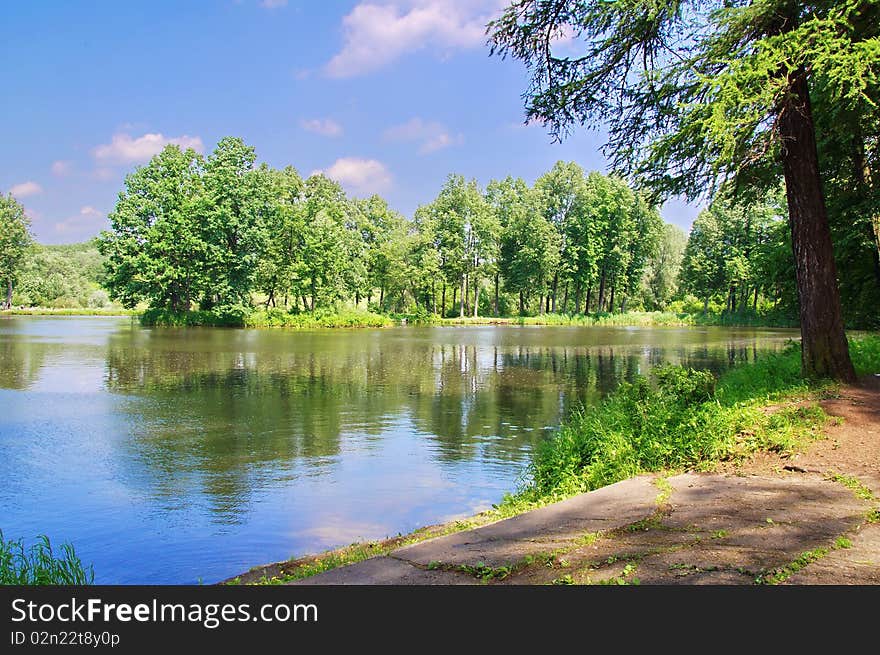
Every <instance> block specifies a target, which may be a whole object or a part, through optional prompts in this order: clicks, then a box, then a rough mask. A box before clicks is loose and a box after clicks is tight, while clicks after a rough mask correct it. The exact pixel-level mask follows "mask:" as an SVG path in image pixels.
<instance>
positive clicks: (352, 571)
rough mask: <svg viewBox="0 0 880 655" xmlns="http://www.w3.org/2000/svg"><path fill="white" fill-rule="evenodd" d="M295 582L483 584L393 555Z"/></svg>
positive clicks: (375, 558) (323, 583) (461, 574)
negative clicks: (426, 567) (402, 560)
mask: <svg viewBox="0 0 880 655" xmlns="http://www.w3.org/2000/svg"><path fill="white" fill-rule="evenodd" d="M290 584H292V585H467V584H480V580H479V579H477V578H474V577H473V576H470V575H467V574H464V573H457V572H455V571H426V570H424V569H420V568H418V567H415V566H413V565H412V564H409V563H407V562H401V561H400V560H398V559H394V558H393V557H373V558H370V559H366V560H364V561H362V562H357V563H355V564H349V565H348V566H342V567H340V568H338V569H333V570H332V571H327V572H325V573H320V574H318V575H314V576H312V577H310V578H305V579H303V580H297V581H296V582H292V583H290Z"/></svg>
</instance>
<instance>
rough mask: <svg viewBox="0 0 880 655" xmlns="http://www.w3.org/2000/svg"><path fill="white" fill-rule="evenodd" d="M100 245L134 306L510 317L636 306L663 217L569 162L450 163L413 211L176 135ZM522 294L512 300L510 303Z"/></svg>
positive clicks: (110, 282)
mask: <svg viewBox="0 0 880 655" xmlns="http://www.w3.org/2000/svg"><path fill="white" fill-rule="evenodd" d="M109 219H110V223H111V229H110V230H108V231H105V232H104V233H102V235H101V237H100V240H99V248H100V250H101V252H102V253H103V254H104V255H105V257H106V259H107V274H106V277H105V284H106V286H107V288H108V290H109V291H110V294H111V296H112V297H113V298H114V299H116V300H119V301H120V302H121V303H122V304H123V305H125V306H127V307H133V306H135V305H136V304H138V303H140V302H146V303H148V305H149V306H150V308H153V309H164V310H170V311H173V312H185V311H188V310H191V309H193V308H195V307H196V306H198V308H199V309H201V310H214V309H217V308H228V307H245V308H247V307H250V306H251V302H252V298H254V297H255V296H256V297H257V298H259V302H261V303H263V304H265V306H266V307H267V308H268V307H276V308H277V307H283V308H286V309H287V310H289V311H315V310H318V309H321V308H327V307H332V306H334V305H335V304H338V303H354V304H355V305H357V306H361V305H363V304H364V303H365V304H366V306H368V307H370V308H373V309H376V310H377V311H381V312H389V311H397V312H405V311H421V312H426V313H433V314H441V315H446V314H455V313H457V314H458V315H459V316H465V315H468V316H478V315H480V313H483V314H492V315H495V316H498V315H500V314H502V313H512V311H518V312H520V313H526V312H537V313H543V312H586V311H612V310H615V309H620V310H626V308H627V302H628V299H629V298H630V297H632V296H633V295H635V294H637V293H638V292H639V289H640V283H641V281H642V277H643V274H644V272H645V270H646V268H647V267H648V265H649V262H650V261H651V260H652V258H654V257H655V255H656V254H657V253H658V250H659V248H660V243H661V240H662V239H661V237H662V236H663V232H664V227H663V225H664V224H663V221H662V220H661V219H660V216H659V214H658V212H657V210H656V208H655V207H653V206H652V205H651V204H650V203H649V202H648V201H647V199H646V198H645V197H644V196H642V195H641V194H639V193H637V192H635V191H633V190H632V189H631V188H630V187H629V186H627V184H626V183H625V182H623V181H622V180H621V179H620V178H615V177H611V176H606V175H603V174H601V173H598V172H591V173H585V172H584V170H583V169H582V168H581V167H580V166H578V165H577V164H575V163H565V162H558V163H557V164H556V165H555V166H554V167H553V169H552V170H550V171H548V172H547V173H545V174H544V175H542V176H541V177H539V178H538V180H537V181H536V182H535V184H534V185H532V186H529V185H527V184H526V183H525V182H524V181H523V180H521V179H515V178H512V177H507V178H505V179H503V180H493V181H491V182H490V183H489V184H488V185H487V186H486V188H485V189H482V188H480V186H479V185H478V184H477V182H476V181H475V180H466V179H465V178H464V177H463V176H461V175H454V174H453V175H450V176H449V177H448V178H447V180H446V181H445V183H444V184H443V186H442V188H441V189H440V191H439V193H438V195H437V197H436V198H435V199H434V200H433V201H431V202H430V203H428V204H425V205H422V206H420V207H419V208H418V209H417V210H416V212H415V215H414V217H413V219H412V220H408V219H406V218H405V217H403V216H402V215H401V214H399V213H398V212H395V211H393V210H392V209H390V208H389V207H388V204H387V203H386V202H385V201H384V200H383V199H382V198H380V197H379V196H376V195H374V196H371V197H369V198H366V199H361V198H350V197H348V196H347V195H346V194H345V192H344V190H343V189H342V187H341V186H340V185H339V184H338V183H337V182H335V181H333V180H331V179H329V178H327V177H325V176H323V175H321V174H316V175H312V176H310V177H308V178H307V179H303V178H302V177H301V176H300V175H299V173H298V172H297V171H296V170H295V169H294V168H293V167H287V168H284V169H282V170H278V169H274V168H272V167H270V166H268V165H266V164H260V165H257V164H256V154H255V151H254V149H253V148H252V147H250V146H248V145H246V144H245V143H244V142H243V141H242V140H241V139H238V138H225V139H222V140H221V141H220V142H219V143H218V144H217V147H216V149H215V150H214V151H213V152H212V153H210V154H209V155H208V156H206V157H202V156H201V155H199V154H198V153H196V152H194V151H193V150H182V149H181V148H179V147H178V146H175V145H169V146H167V147H166V148H165V149H164V150H163V151H162V152H161V153H159V154H158V155H156V156H155V157H154V158H153V159H152V160H151V161H150V162H149V163H148V164H146V165H145V166H142V167H140V168H138V169H136V170H135V171H134V172H133V173H131V174H130V175H128V176H127V177H126V180H125V188H124V189H123V191H122V192H121V193H120V194H119V198H118V201H117V203H116V207H115V209H114V211H113V212H112V213H111V214H110V215H109ZM511 305H513V307H511Z"/></svg>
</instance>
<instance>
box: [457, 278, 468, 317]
mask: <svg viewBox="0 0 880 655" xmlns="http://www.w3.org/2000/svg"><path fill="white" fill-rule="evenodd" d="M466 296H467V275H462V276H461V297H460V298H459V299H458V317H459V318H464V302H465V298H466Z"/></svg>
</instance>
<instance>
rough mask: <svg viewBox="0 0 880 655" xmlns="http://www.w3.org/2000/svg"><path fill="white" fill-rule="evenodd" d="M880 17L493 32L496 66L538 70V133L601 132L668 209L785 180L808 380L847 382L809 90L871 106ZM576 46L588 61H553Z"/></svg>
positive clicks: (685, 13) (571, 16)
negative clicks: (720, 191)
mask: <svg viewBox="0 0 880 655" xmlns="http://www.w3.org/2000/svg"><path fill="white" fill-rule="evenodd" d="M866 14H867V15H866ZM876 16H877V10H876V7H874V6H873V5H872V4H870V3H864V2H857V1H855V0H829V1H828V2H822V3H819V4H816V3H805V2H798V1H797V0H764V1H761V2H751V3H740V2H726V1H725V2H721V1H720V0H719V1H714V2H690V3H684V2H678V1H669V2H658V1H656V0H633V1H631V2H606V1H604V0H580V1H573V0H542V1H536V0H517V1H515V2H513V3H511V5H510V6H509V7H508V8H507V9H506V10H505V11H504V13H503V15H502V16H501V17H500V18H499V19H498V20H496V21H493V22H492V23H490V25H489V31H490V34H491V40H492V49H493V52H498V53H499V54H501V55H512V56H513V57H515V58H518V59H521V60H523V61H524V62H525V63H526V65H527V66H528V67H529V68H530V72H531V74H532V83H531V87H530V89H529V92H528V94H527V97H528V100H527V114H528V116H529V117H531V118H536V119H539V120H542V121H544V122H545V123H546V124H548V125H549V126H550V129H551V131H552V132H553V133H554V134H555V135H556V136H558V137H560V138H561V136H563V135H564V134H565V133H566V131H567V130H569V129H571V126H572V125H574V124H578V123H580V124H584V123H590V124H594V125H595V124H599V123H605V124H607V126H608V131H609V142H608V146H609V150H610V152H611V153H612V154H613V163H614V166H615V168H616V169H618V170H621V171H623V172H625V173H630V174H633V175H634V176H636V177H637V178H639V179H640V180H642V181H643V182H644V183H645V184H647V185H649V186H650V187H651V188H652V189H653V190H654V192H656V193H658V194H661V195H663V194H669V193H683V194H685V195H687V196H688V197H691V198H694V197H697V196H699V195H701V194H703V193H704V192H705V191H706V189H707V188H711V186H712V185H713V184H714V183H715V181H716V179H717V177H718V176H719V175H722V176H723V175H726V176H730V177H733V178H734V179H736V180H737V181H738V182H739V183H740V184H741V185H743V184H745V183H748V182H750V181H754V180H756V179H760V178H761V177H762V176H763V177H764V179H766V174H767V171H771V172H779V169H780V168H781V174H782V177H783V178H784V180H785V189H786V197H787V205H788V213H789V223H790V226H791V232H792V248H793V253H794V259H795V263H796V275H797V285H798V295H799V299H800V303H799V305H800V322H801V335H802V366H803V373H804V374H805V375H806V376H809V377H823V376H829V377H833V378H836V379H841V380H853V379H854V378H855V373H854V370H853V367H852V363H851V361H850V358H849V352H848V348H847V342H846V336H845V334H844V330H843V321H842V317H841V308H840V296H839V292H838V287H837V279H836V278H837V271H836V265H835V261H834V256H833V249H832V242H831V234H830V228H829V222H828V215H827V207H826V203H825V199H824V196H823V190H822V177H821V175H820V167H819V159H818V152H817V145H816V132H815V126H814V121H813V113H812V107H811V98H810V86H811V84H812V85H813V86H814V87H816V86H820V87H822V88H824V89H826V95H828V96H830V97H833V98H835V99H836V100H837V101H838V102H840V103H844V104H854V103H857V102H860V101H861V99H862V98H866V97H867V99H868V100H869V101H870V102H871V103H872V104H873V105H874V106H876V101H877V100H878V99H880V98H878V97H877V96H876V95H875V96H874V97H873V98H871V97H870V95H871V94H876V92H877V84H876V80H877V78H878V73H880V56H878V53H880V41H878V36H877V34H878V29H880V28H878V27H877V25H878V24H880V22H878V21H877V20H876ZM872 19H873V20H872ZM567 32H574V34H575V35H576V36H577V37H578V38H579V39H580V40H581V41H582V42H583V44H584V50H583V53H582V55H581V56H579V57H567V56H559V55H558V54H557V53H554V47H555V43H556V41H557V40H558V37H560V36H562V35H563V34H565V33H567ZM777 162H778V163H777Z"/></svg>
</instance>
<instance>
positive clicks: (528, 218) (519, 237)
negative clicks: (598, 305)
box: [486, 177, 560, 315]
mask: <svg viewBox="0 0 880 655" xmlns="http://www.w3.org/2000/svg"><path fill="white" fill-rule="evenodd" d="M486 195H487V198H488V202H489V205H490V206H491V207H492V209H493V211H494V212H495V215H496V217H497V220H498V223H499V225H500V226H502V227H503V229H502V231H501V239H500V249H499V261H498V270H499V273H500V276H501V278H502V279H503V280H504V288H505V290H507V291H508V292H510V293H514V294H516V295H517V296H518V298H519V313H520V315H524V314H525V313H526V300H527V299H528V298H529V297H530V296H531V294H532V293H533V292H534V291H536V290H540V289H542V288H543V287H544V285H545V283H546V281H547V280H548V279H549V278H550V276H551V274H552V272H553V271H554V270H556V269H557V266H558V263H559V251H560V248H559V242H560V238H559V233H558V232H557V230H556V228H555V227H554V226H553V225H552V224H551V223H550V221H549V220H547V218H546V215H545V212H544V211H543V209H544V208H543V203H542V199H541V194H540V193H538V192H536V191H534V190H532V189H529V187H528V185H526V183H525V182H524V181H523V180H521V179H519V178H517V179H513V178H511V177H507V178H505V179H504V180H501V181H492V182H491V183H489V185H488V187H487V190H486ZM539 304H540V298H539Z"/></svg>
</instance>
